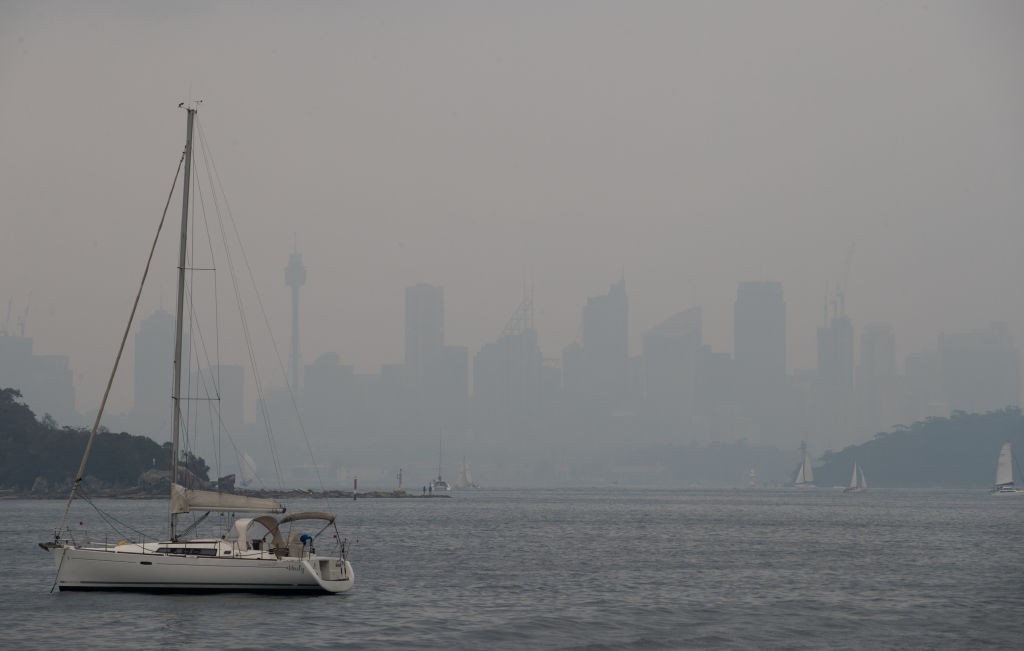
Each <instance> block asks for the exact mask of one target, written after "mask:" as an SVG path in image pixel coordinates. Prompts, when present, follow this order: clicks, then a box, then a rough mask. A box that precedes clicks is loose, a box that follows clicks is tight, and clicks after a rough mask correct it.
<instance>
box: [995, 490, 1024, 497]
mask: <svg viewBox="0 0 1024 651" xmlns="http://www.w3.org/2000/svg"><path fill="white" fill-rule="evenodd" d="M991 494H992V495H993V496H995V497H1002V496H1006V495H1024V490H1019V489H1011V490H998V491H991Z"/></svg>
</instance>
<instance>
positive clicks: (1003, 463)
mask: <svg viewBox="0 0 1024 651" xmlns="http://www.w3.org/2000/svg"><path fill="white" fill-rule="evenodd" d="M1022 493H1024V490H1021V489H1019V488H1014V486H1013V451H1012V450H1011V448H1010V442H1009V441H1007V442H1006V443H1003V448H1002V449H1001V450H1000V451H999V461H998V462H996V483H995V485H994V486H993V487H992V494H993V495H1020V494H1022Z"/></svg>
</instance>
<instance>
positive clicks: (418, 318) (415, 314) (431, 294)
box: [405, 283, 444, 376]
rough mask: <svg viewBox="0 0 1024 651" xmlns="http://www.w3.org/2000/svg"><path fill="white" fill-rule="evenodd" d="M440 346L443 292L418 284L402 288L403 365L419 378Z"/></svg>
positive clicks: (439, 351)
mask: <svg viewBox="0 0 1024 651" xmlns="http://www.w3.org/2000/svg"><path fill="white" fill-rule="evenodd" d="M443 347H444V290H443V289H442V288H441V287H437V286H435V285H427V284H425V283H420V284H418V285H413V286H412V287H406V289H405V364H406V366H408V367H410V370H411V371H412V372H413V373H415V374H417V375H419V376H422V375H423V373H424V372H425V371H426V370H427V368H428V367H430V366H432V365H434V364H436V363H437V361H438V360H439V359H440V357H441V354H442V348H443Z"/></svg>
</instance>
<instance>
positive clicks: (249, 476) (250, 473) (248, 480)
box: [242, 453, 256, 486]
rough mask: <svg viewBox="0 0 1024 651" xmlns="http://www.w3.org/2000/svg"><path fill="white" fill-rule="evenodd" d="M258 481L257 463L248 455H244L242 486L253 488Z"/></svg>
mask: <svg viewBox="0 0 1024 651" xmlns="http://www.w3.org/2000/svg"><path fill="white" fill-rule="evenodd" d="M254 481H256V462H255V461H253V460H252V457H250V456H249V455H248V453H246V454H243V455H242V486H251V485H252V483H253V482H254Z"/></svg>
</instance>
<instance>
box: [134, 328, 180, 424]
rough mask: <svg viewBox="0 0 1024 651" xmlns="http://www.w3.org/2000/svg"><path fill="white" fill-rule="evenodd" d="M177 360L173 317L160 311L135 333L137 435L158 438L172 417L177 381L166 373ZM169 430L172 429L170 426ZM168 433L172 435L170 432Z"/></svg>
mask: <svg viewBox="0 0 1024 651" xmlns="http://www.w3.org/2000/svg"><path fill="white" fill-rule="evenodd" d="M187 351H188V342H187V337H185V336H182V355H181V359H182V362H183V364H184V363H187V362H186V361H185V360H188V359H189V355H188V353H187ZM172 359H174V316H172V315H171V313H170V312H168V311H166V310H164V309H163V308H160V309H158V310H156V311H155V312H153V313H152V314H150V315H149V316H148V317H146V318H145V319H143V320H142V322H141V323H140V324H139V329H138V330H137V331H136V332H135V380H134V386H135V397H134V401H133V407H132V414H131V419H130V424H131V427H132V428H133V429H136V430H139V431H137V432H136V433H138V434H149V435H156V434H162V433H163V432H157V431H155V429H154V428H157V427H159V426H160V423H162V422H163V421H164V420H166V419H167V418H169V417H170V414H171V388H172V384H173V381H174V378H173V376H172V373H169V372H168V371H167V368H168V363H169V362H170V360H172ZM168 427H169V426H168ZM168 431H170V430H169V429H168Z"/></svg>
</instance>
